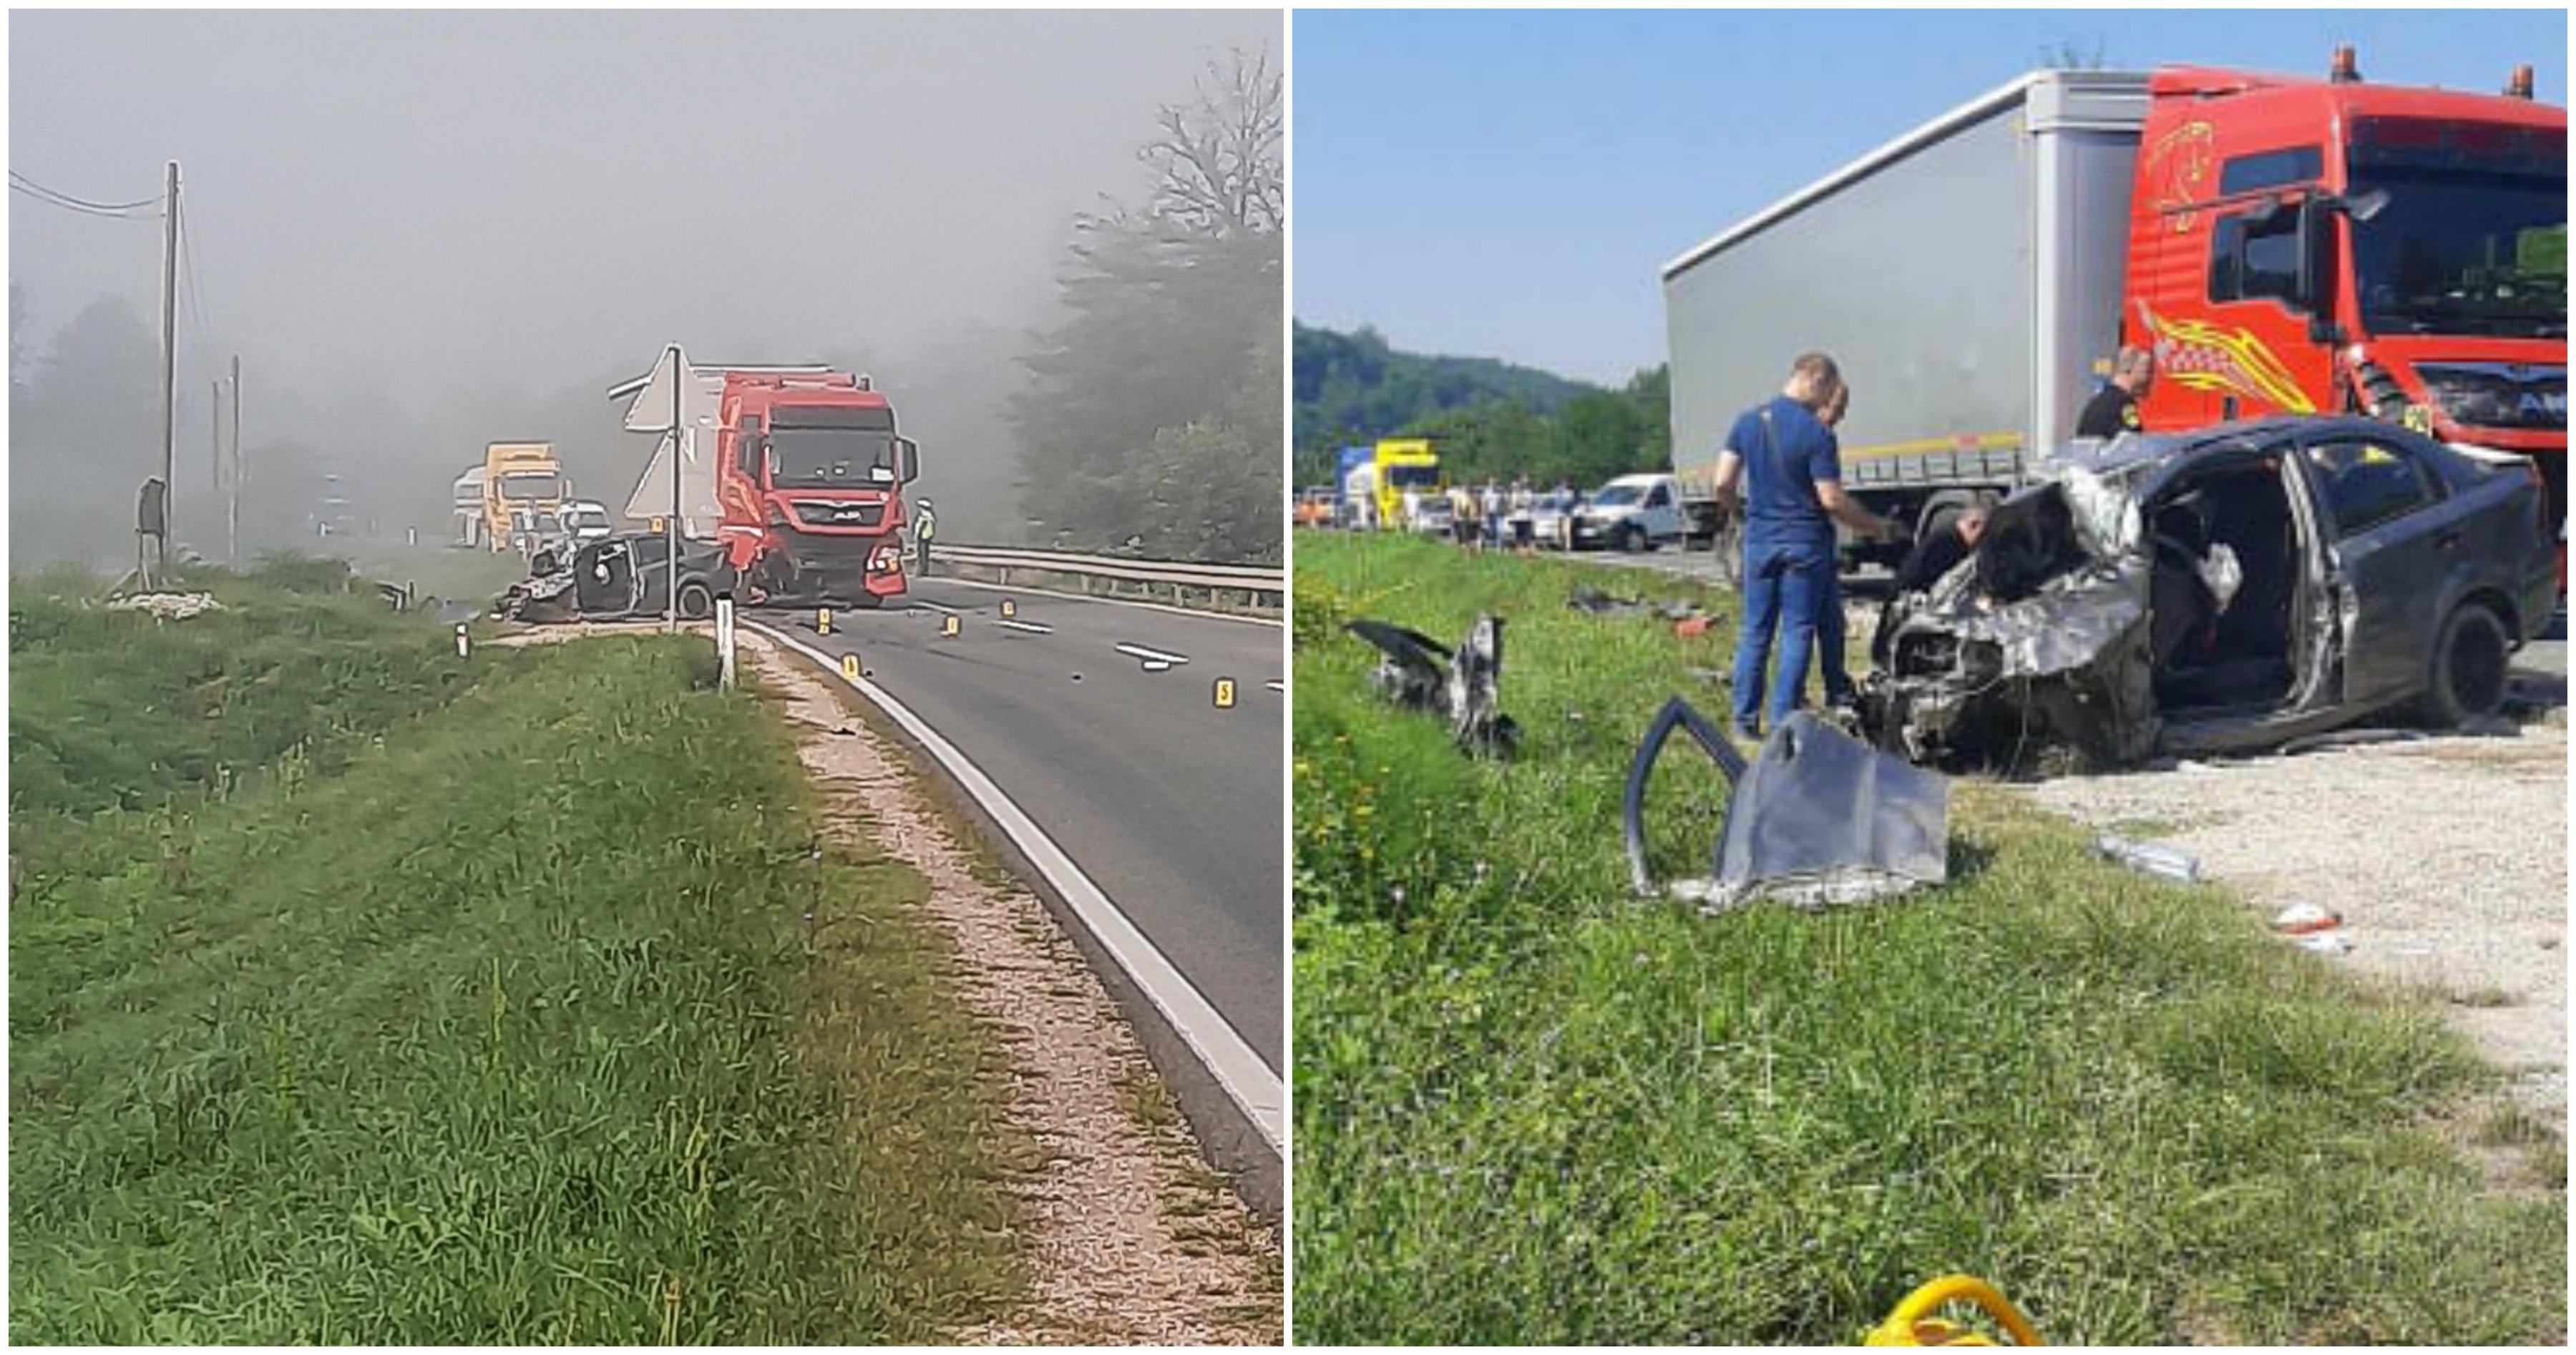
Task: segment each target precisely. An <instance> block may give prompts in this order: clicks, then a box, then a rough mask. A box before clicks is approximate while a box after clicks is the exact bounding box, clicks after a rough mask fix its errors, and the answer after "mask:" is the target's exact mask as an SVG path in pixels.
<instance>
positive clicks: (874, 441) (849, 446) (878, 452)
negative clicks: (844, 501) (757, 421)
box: [769, 428, 894, 489]
mask: <svg viewBox="0 0 2576 1355" xmlns="http://www.w3.org/2000/svg"><path fill="white" fill-rule="evenodd" d="M880 469H882V470H883V471H884V472H885V474H884V475H883V476H879V475H877V474H875V473H874V472H876V471H878V470H880ZM769 481H770V483H771V484H773V485H775V486H777V487H778V488H780V489H859V488H866V487H869V486H873V485H891V484H893V483H894V433H893V432H892V431H891V430H877V429H867V428H773V429H771V430H770V432H769Z"/></svg>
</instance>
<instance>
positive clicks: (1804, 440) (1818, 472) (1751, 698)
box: [1716, 353, 1898, 738]
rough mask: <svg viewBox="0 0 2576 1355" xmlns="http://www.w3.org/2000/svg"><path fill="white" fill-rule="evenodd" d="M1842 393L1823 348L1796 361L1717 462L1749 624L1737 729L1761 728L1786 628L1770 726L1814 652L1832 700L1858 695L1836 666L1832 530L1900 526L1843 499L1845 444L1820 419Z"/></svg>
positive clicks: (1738, 658) (1837, 602)
mask: <svg viewBox="0 0 2576 1355" xmlns="http://www.w3.org/2000/svg"><path fill="white" fill-rule="evenodd" d="M1842 390H1843V379H1842V372H1841V371H1840V370H1839V369H1838V368H1836V367H1835V366H1834V360H1833V359H1832V358H1830V357H1827V356H1825V355H1824V354H1822V353H1806V354H1802V355H1800V356H1799V358H1798V360H1797V362H1795V363H1794V364H1792V365H1791V368H1790V372H1789V382H1788V384H1787V385H1786V386H1784V387H1782V388H1781V392H1780V394H1779V395H1778V396H1777V397H1775V398H1773V399H1772V400H1770V401H1769V402H1767V403H1765V404H1760V405H1756V406H1754V407H1753V408H1752V409H1749V410H1746V411H1745V412H1744V414H1743V416H1742V417H1741V418H1738V419H1737V420H1736V421H1735V427H1734V429H1733V430H1732V431H1730V432H1729V433H1728V434H1727V435H1726V446H1725V447H1724V448H1723V449H1721V450H1720V451H1719V452H1718V456H1717V484H1716V490H1717V501H1718V506H1719V509H1720V511H1722V512H1728V513H1732V512H1734V511H1736V507H1737V503H1736V500H1737V489H1738V486H1739V482H1740V483H1741V486H1742V490H1743V514H1744V594H1743V602H1744V621H1743V629H1742V631H1741V632H1740V633H1739V634H1738V635H1737V638H1736V642H1735V682H1734V687H1735V730H1736V732H1737V733H1739V734H1741V735H1744V736H1745V737H1747V738H1759V737H1761V734H1762V730H1763V728H1764V721H1763V719H1762V717H1763V715H1764V709H1763V699H1762V698H1763V692H1764V690H1765V684H1764V680H1763V679H1764V673H1763V669H1764V668H1765V667H1766V666H1767V661H1768V660H1769V659H1770V657H1771V633H1772V630H1773V629H1774V628H1775V627H1776V628H1778V630H1779V632H1780V656H1779V666H1778V668H1777V670H1776V671H1774V672H1773V673H1771V674H1770V682H1769V688H1768V689H1769V692H1770V697H1771V700H1770V709H1769V712H1768V713H1769V716H1770V719H1769V721H1768V723H1769V724H1770V725H1771V726H1772V727H1777V726H1778V724H1779V723H1780V721H1782V720H1783V719H1786V718H1787V717H1788V714H1789V712H1790V711H1791V710H1793V709H1795V708H1796V707H1797V705H1798V697H1799V693H1800V691H1801V689H1803V688H1804V687H1805V686H1806V683H1807V654H1808V651H1809V650H1811V649H1819V648H1820V649H1822V650H1823V652H1824V656H1825V659H1826V663H1825V700H1826V702H1827V703H1828V704H1833V705H1844V704H1848V703H1849V702H1850V701H1851V699H1852V689H1851V675H1850V674H1848V673H1844V672H1840V671H1837V670H1838V669H1839V668H1840V667H1841V665H1840V664H1839V663H1837V662H1835V660H1836V659H1838V658H1839V656H1840V655H1841V653H1842V644H1841V642H1840V641H1841V637H1842V625H1843V604H1842V581H1841V576H1840V574H1839V573H1838V572H1837V568H1836V559H1835V543H1834V524H1835V523H1837V522H1840V523H1842V524H1843V525H1844V526H1846V527H1849V528H1851V529H1852V530H1853V531H1855V532H1858V533H1860V534H1862V535H1864V536H1871V537H1876V536H1885V535H1890V534H1892V533H1893V532H1894V531H1896V530H1898V529H1897V528H1896V527H1895V526H1894V525H1893V524H1891V523H1889V522H1887V521H1886V520H1884V519H1882V518H1880V517H1879V516H1878V515H1876V514H1874V513H1872V512H1870V511H1869V510H1868V509H1866V508H1863V507H1861V506H1860V504H1859V503H1858V502H1857V501H1855V500H1854V499H1852V498H1851V497H1850V496H1849V495H1846V494H1844V493H1843V485H1842V480H1843V471H1842V448H1841V445H1840V444H1839V443H1837V442H1836V441H1835V440H1834V433H1833V430H1832V429H1831V428H1829V427H1827V426H1826V424H1825V422H1824V421H1823V420H1822V419H1820V418H1818V417H1817V414H1818V411H1820V410H1823V409H1824V408H1826V407H1827V406H1828V405H1830V404H1833V403H1834V402H1835V400H1836V398H1837V396H1838V395H1839V394H1840V393H1841V392H1842Z"/></svg>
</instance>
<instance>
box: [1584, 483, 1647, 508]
mask: <svg viewBox="0 0 2576 1355" xmlns="http://www.w3.org/2000/svg"><path fill="white" fill-rule="evenodd" d="M1645 494H1646V491H1645V490H1643V489H1641V488H1639V487H1638V486H1636V485H1604V486H1603V487H1602V489H1601V492H1600V493H1598V494H1595V495H1593V496H1592V506H1593V507H1595V508H1625V507H1627V506H1628V505H1630V504H1632V503H1635V502H1636V501H1637V500H1639V499H1641V498H1644V497H1645Z"/></svg>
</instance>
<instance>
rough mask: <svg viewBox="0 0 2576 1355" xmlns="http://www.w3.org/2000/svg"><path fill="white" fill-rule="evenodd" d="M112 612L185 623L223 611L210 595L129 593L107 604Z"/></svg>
mask: <svg viewBox="0 0 2576 1355" xmlns="http://www.w3.org/2000/svg"><path fill="white" fill-rule="evenodd" d="M107 608H108V610H109V611H112V612H150V613H151V614H152V615H153V617H154V619H156V620H161V621H186V620H190V619H192V618H195V617H200V616H203V615H205V614H206V613H208V612H220V611H222V610H224V604H222V603H220V602H217V601H216V600H215V595H214V594H212V593H129V594H127V595H126V596H124V597H121V598H116V599H114V600H112V601H110V602H109V603H108V604H107Z"/></svg>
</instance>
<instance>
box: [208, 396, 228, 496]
mask: <svg viewBox="0 0 2576 1355" xmlns="http://www.w3.org/2000/svg"><path fill="white" fill-rule="evenodd" d="M206 390H207V399H206V492H207V493H208V494H210V495H214V496H216V497H221V496H222V494H223V492H224V379H223V378H222V377H220V376H219V377H216V378H215V379H214V380H212V381H209V382H207V383H206ZM206 502H208V503H212V502H214V499H212V498H210V499H208V500H206Z"/></svg>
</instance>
